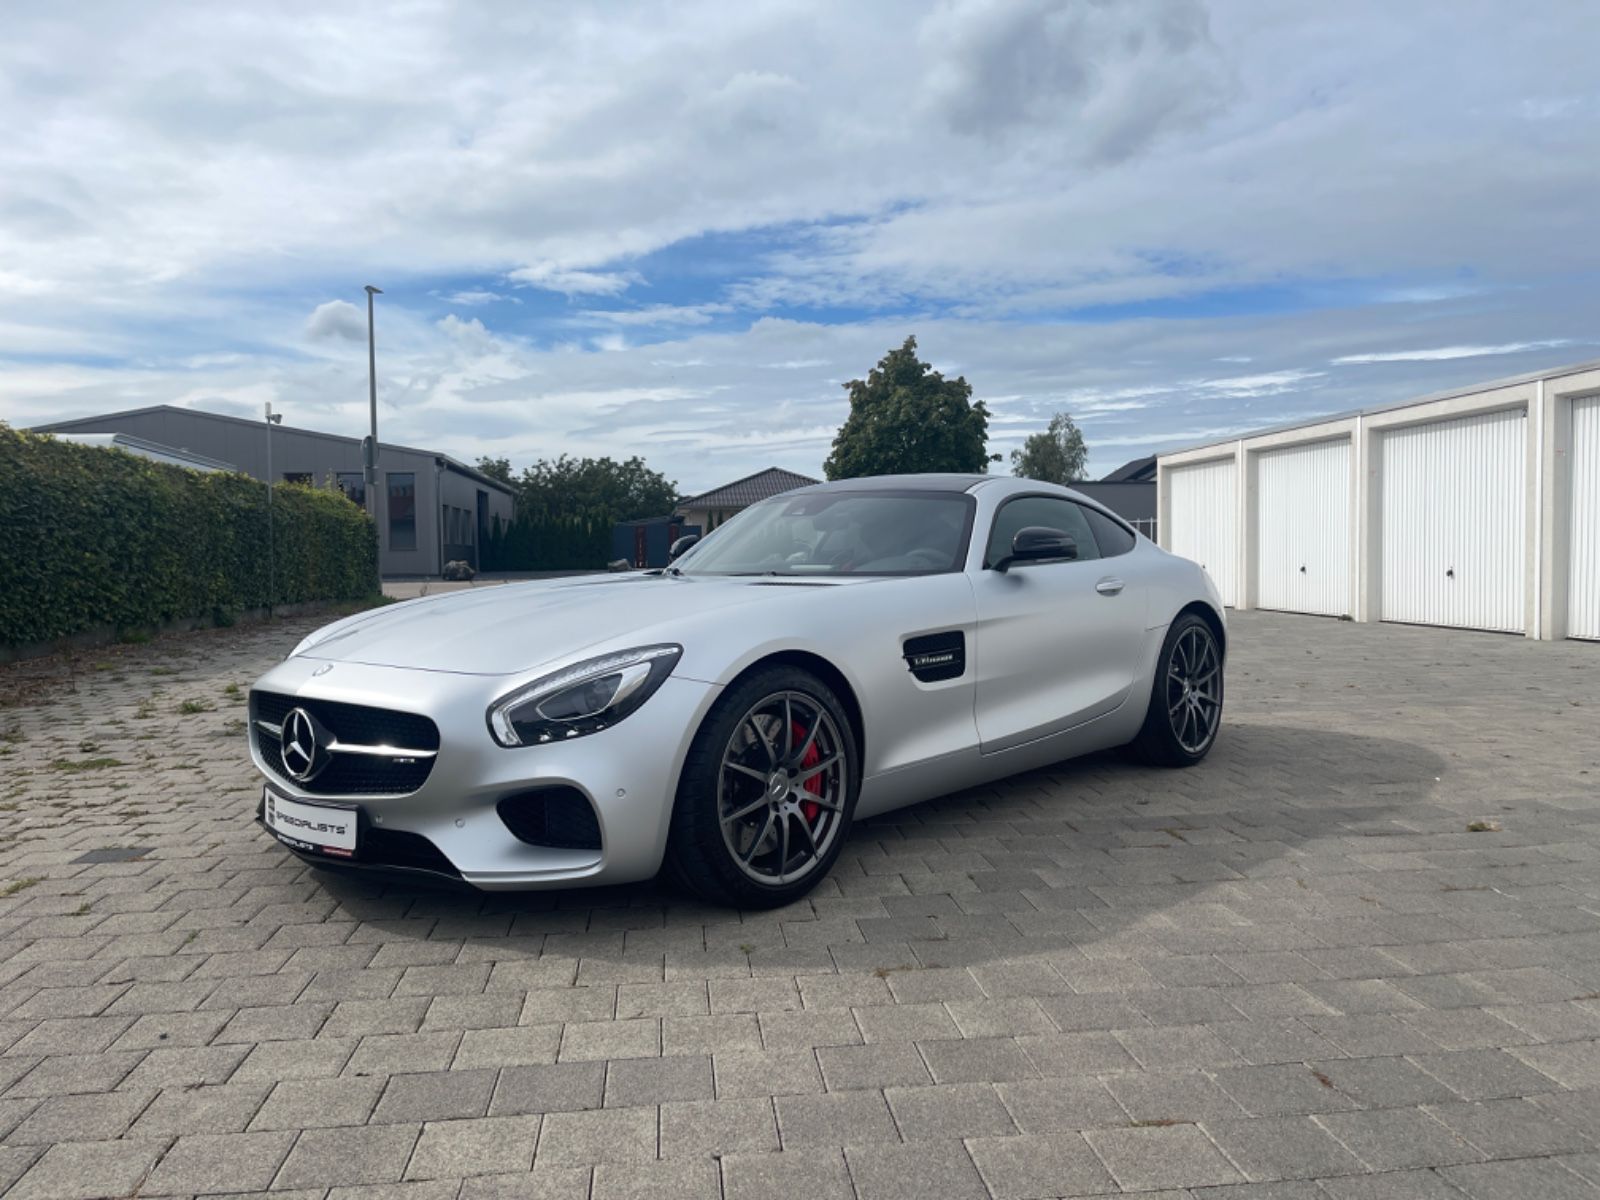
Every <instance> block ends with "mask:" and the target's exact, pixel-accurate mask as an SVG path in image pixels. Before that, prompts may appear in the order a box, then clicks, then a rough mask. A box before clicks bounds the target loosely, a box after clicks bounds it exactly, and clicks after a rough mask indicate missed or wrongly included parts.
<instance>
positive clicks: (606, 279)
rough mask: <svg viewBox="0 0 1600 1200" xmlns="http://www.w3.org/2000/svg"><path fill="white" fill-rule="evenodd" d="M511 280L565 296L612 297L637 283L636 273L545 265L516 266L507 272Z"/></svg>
mask: <svg viewBox="0 0 1600 1200" xmlns="http://www.w3.org/2000/svg"><path fill="white" fill-rule="evenodd" d="M506 278H508V279H510V280H512V281H513V282H514V283H521V284H526V285H527V286H528V287H534V288H539V289H540V290H542V291H546V292H560V293H561V294H562V295H566V296H616V295H619V294H621V293H622V292H625V291H627V290H628V288H629V287H630V286H632V285H633V284H634V283H636V282H638V276H637V275H634V274H632V273H630V272H622V271H574V270H570V269H563V268H561V267H555V266H550V265H548V264H546V265H541V266H537V267H518V268H517V269H516V270H514V271H511V272H509V273H508V274H507V276H506Z"/></svg>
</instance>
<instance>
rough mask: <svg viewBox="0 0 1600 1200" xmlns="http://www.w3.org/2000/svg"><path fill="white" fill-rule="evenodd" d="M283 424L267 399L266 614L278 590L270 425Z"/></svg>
mask: <svg viewBox="0 0 1600 1200" xmlns="http://www.w3.org/2000/svg"><path fill="white" fill-rule="evenodd" d="M281 424H283V414H282V413H274V412H273V411H272V401H271V400H268V401H267V615H268V616H269V617H270V616H271V615H272V598H273V596H274V595H275V594H276V593H277V590H278V586H277V584H278V580H277V569H276V564H275V563H274V562H273V544H272V543H273V533H272V427H273V426H274V425H281Z"/></svg>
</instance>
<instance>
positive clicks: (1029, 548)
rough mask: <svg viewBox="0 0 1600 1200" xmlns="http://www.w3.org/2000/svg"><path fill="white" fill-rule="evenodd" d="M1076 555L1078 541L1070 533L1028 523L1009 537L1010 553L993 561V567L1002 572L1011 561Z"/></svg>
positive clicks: (1039, 559)
mask: <svg viewBox="0 0 1600 1200" xmlns="http://www.w3.org/2000/svg"><path fill="white" fill-rule="evenodd" d="M1077 557H1078V543H1077V541H1076V540H1075V539H1074V538H1073V536H1072V535H1071V534H1070V533H1065V532H1063V531H1062V530H1060V529H1048V528H1046V527H1045V526H1043V525H1029V526H1027V527H1026V528H1024V529H1019V530H1017V533H1016V536H1015V537H1013V538H1012V539H1011V553H1010V554H1008V555H1006V556H1005V557H1004V558H1002V559H1001V560H1000V561H999V562H997V563H995V564H994V569H995V570H996V571H1002V572H1003V571H1005V570H1006V568H1008V567H1009V566H1011V564H1012V563H1019V562H1043V561H1045V560H1047V559H1062V558H1069V559H1070V558H1077Z"/></svg>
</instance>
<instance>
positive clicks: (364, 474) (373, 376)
mask: <svg viewBox="0 0 1600 1200" xmlns="http://www.w3.org/2000/svg"><path fill="white" fill-rule="evenodd" d="M366 291H367V399H368V401H369V404H370V412H371V416H372V429H371V432H370V435H369V437H368V439H367V446H366V454H365V455H364V457H363V461H362V464H361V478H362V480H363V481H364V482H365V485H366V490H367V494H368V495H369V496H371V497H372V519H373V521H374V522H376V521H377V519H378V341H377V337H376V334H375V332H374V328H373V321H372V298H373V297H374V296H381V295H383V289H382V288H376V287H373V286H372V285H371V284H370V283H369V284H367V288H366Z"/></svg>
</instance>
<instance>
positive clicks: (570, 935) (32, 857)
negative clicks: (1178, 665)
mask: <svg viewBox="0 0 1600 1200" xmlns="http://www.w3.org/2000/svg"><path fill="white" fill-rule="evenodd" d="M309 624H310V623H309V622H304V621H302V622H294V623H285V624H282V625H279V626H277V627H274V628H271V629H255V630H235V631H221V632H216V633H210V634H199V635H192V636H190V637H187V638H181V639H173V640H169V641H164V642H161V643H158V644H155V645H151V646H146V647H137V648H131V649H126V648H125V649H124V650H122V651H121V652H119V653H117V654H115V655H109V654H108V658H107V661H106V662H104V663H103V664H101V667H102V669H99V670H96V669H94V664H93V663H92V661H87V660H86V661H85V662H83V663H82V664H81V666H82V669H81V670H80V671H79V673H78V674H77V676H76V677H75V679H74V680H73V681H72V683H71V685H70V690H68V686H69V685H68V683H67V682H66V681H65V680H62V681H58V682H56V683H53V684H51V685H50V686H49V687H48V688H47V689H45V691H44V692H42V693H41V692H35V694H34V695H33V696H32V697H31V698H29V699H26V700H25V702H23V703H21V704H13V705H12V706H11V707H9V708H5V709H0V756H3V757H0V810H3V811H0V890H4V891H5V893H6V894H5V897H4V898H3V899H0V1050H3V1053H0V1139H3V1140H0V1191H6V1189H7V1188H9V1189H10V1190H9V1191H8V1192H6V1194H7V1195H8V1196H10V1197H13V1198H14V1200H42V1198H45V1197H68V1196H74V1197H92V1196H122V1195H128V1194H138V1195H140V1196H158V1195H159V1196H165V1195H189V1194H201V1193H218V1192H251V1191H257V1190H260V1191H266V1190H268V1189H271V1190H272V1192H273V1194H274V1195H277V1196H283V1195H286V1194H293V1195H295V1196H308V1197H310V1196H315V1197H321V1196H323V1195H325V1194H328V1193H329V1192H330V1189H331V1195H332V1196H335V1197H355V1196H368V1197H375V1196H380V1195H396V1196H401V1195H403V1196H408V1197H415V1198H417V1200H430V1198H433V1197H454V1196H458V1195H459V1196H461V1197H464V1198H477V1197H494V1196H505V1197H512V1196H517V1197H522V1196H539V1197H563V1198H564V1197H593V1198H594V1200H610V1198H612V1197H627V1196H637V1197H645V1196H648V1197H670V1196H705V1197H718V1196H722V1197H727V1198H728V1200H740V1198H744V1197H757V1196H767V1195H774V1196H784V1197H786V1198H788V1200H796V1198H801V1200H811V1198H818V1200H825V1198H829V1197H835V1196H838V1197H847V1196H851V1195H855V1196H860V1197H863V1198H865V1200H878V1198H880V1197H885V1198H886V1197H952V1198H961V1197H969V1196H970V1197H984V1196H994V1197H998V1198H1002V1200H1010V1198H1013V1197H1016V1198H1021V1197H1046V1196H1050V1197H1060V1196H1086V1195H1097V1194H1102V1193H1110V1192H1118V1191H1123V1192H1140V1193H1145V1194H1146V1195H1150V1194H1159V1195H1161V1196H1163V1197H1180V1196H1193V1197H1206V1198H1208V1200H1213V1198H1215V1200H1221V1198H1224V1197H1228V1198H1233V1200H1246V1198H1250V1200H1266V1198H1268V1197H1280V1198H1281V1197H1289V1198H1302V1197H1304V1198H1311V1197H1335V1198H1339V1200H1357V1198H1368V1200H1378V1198H1388V1200H1394V1198H1397V1197H1409V1196H1417V1197H1459V1196H1460V1195H1461V1194H1465V1195H1467V1196H1470V1197H1478V1198H1482V1200H1487V1198H1489V1197H1515V1198H1524V1197H1527V1198H1538V1200H1544V1198H1552V1200H1559V1198H1561V1197H1568V1196H1580V1195H1582V1196H1589V1195H1594V1194H1595V1193H1596V1191H1597V1190H1600V794H1597V784H1600V647H1597V646H1592V645H1579V644H1572V643H1568V644H1555V645H1550V644H1538V643H1529V642H1526V641H1523V640H1521V639H1514V638H1502V637H1495V636H1491V635H1479V634H1464V633H1449V632H1444V631H1440V630H1428V629H1408V628H1400V627H1393V626H1358V625H1349V624H1340V623H1337V622H1330V621H1321V620H1315V619H1312V618H1298V617H1285V616H1269V615H1261V614H1241V615H1239V616H1238V617H1236V618H1235V620H1234V623H1233V636H1234V647H1233V653H1232V659H1231V663H1230V670H1229V678H1228V687H1229V697H1228V700H1229V709H1228V714H1229V715H1228V723H1227V725H1226V728H1225V731H1224V733H1223V736H1222V740H1221V741H1220V742H1219V744H1218V746H1217V748H1216V752H1215V753H1214V754H1213V755H1212V757H1211V759H1210V760H1209V761H1208V762H1207V763H1206V764H1205V765H1204V766H1203V767H1201V768H1199V769H1197V770H1193V771H1188V772H1158V771H1150V770H1144V769H1139V768H1135V767H1132V766H1128V765H1125V764H1123V763H1122V762H1120V761H1118V760H1116V759H1113V758H1109V757H1108V758H1104V759H1098V760H1095V761H1090V762H1085V763H1079V764H1068V765H1064V766H1061V767H1059V768H1057V769H1054V770H1050V771H1041V772H1036V773H1034V774H1031V775H1028V776H1026V777H1023V778H1019V779H1016V780H1013V781H1010V782H1008V783H1005V784H1003V785H1001V786H998V787H991V788H985V789H981V790H978V791H974V792H970V793H965V794H962V795H960V796H955V797H950V798H947V799H945V800H942V801H939V802H936V803H932V804H926V805H922V806H921V807H918V808H914V809H911V810H909V811H906V812H903V813H899V814H896V815H895V816H893V817H891V818H889V819H884V820H877V821H873V822H870V823H868V824H866V825H864V826H861V827H858V829H857V831H856V834H855V837H854V839H853V840H852V842H851V844H850V846H849V847H848V848H847V851H846V854H845V856H844V858H843V860H842V861H841V863H840V865H839V867H838V868H837V869H836V871H835V872H834V874H833V876H832V878H830V879H828V880H827V881H825V883H824V885H823V886H822V887H820V888H819V889H818V890H817V892H816V894H815V896H814V898H813V899H812V900H810V901H809V902H807V903H803V904H800V905H797V906H795V907H794V908H792V909H789V910H787V911H782V912H771V913H749V914H745V915H743V916H742V917H741V915H740V914H737V913H730V912H723V911H717V910H712V909H707V908H704V907H701V906H698V905H696V904H693V903H690V902H688V901H686V900H685V899H684V898H683V897H681V896H679V895H675V894H673V893H670V892H667V891H664V890H660V889H657V888H655V887H649V886H647V887H640V888H636V889H628V890H612V891H606V892H569V893H544V894H534V895H528V896H520V897H503V896H502V897H482V896H475V895H465V896H462V895H456V894H451V893H439V892H424V891H415V890H408V889H397V888H384V887H380V886H375V885H363V884H360V883H349V882H342V881H338V880H332V879H325V878H322V877H319V876H318V875H315V874H313V873H310V872H308V871H307V870H306V869H305V868H303V867H301V866H300V865H299V864H297V863H296V862H294V861H292V860H291V859H289V858H288V857H287V856H286V855H284V854H283V853H281V852H280V851H279V850H278V849H277V848H276V847H275V846H274V845H273V844H272V843H270V842H269V841H268V839H267V838H266V837H265V836H264V835H263V834H262V833H260V832H259V831H257V830H256V828H255V827H254V826H253V825H252V823H251V821H250V816H249V814H250V810H251V807H252V805H253V802H254V799H255V795H256V783H255V780H254V778H253V776H252V773H251V770H250V768H249V767H248V765H247V762H246V759H245V756H244V753H243V750H242V736H243V735H242V728H243V725H242V720H241V718H242V715H243V712H244V708H243V704H242V699H243V697H242V695H241V694H239V693H241V692H242V690H243V689H244V688H245V687H247V686H248V684H249V682H250V680H251V679H252V678H253V677H254V675H255V674H256V673H257V672H258V671H260V670H261V669H263V668H264V667H266V666H267V665H268V664H269V663H270V662H272V661H273V660H274V659H275V658H277V657H278V656H280V655H281V654H282V653H283V651H284V650H285V649H286V648H287V647H288V646H289V645H292V644H293V642H294V641H295V640H296V639H297V638H298V637H299V636H300V635H301V633H302V632H304V630H305V629H306V628H308V627H309ZM91 659H92V655H91ZM32 670H35V671H37V668H32ZM27 678H28V676H27V675H26V673H25V672H24V673H21V674H19V673H18V672H17V671H12V672H10V673H8V674H0V688H4V687H6V686H7V684H8V680H9V685H10V686H11V687H12V689H13V691H15V688H16V686H17V684H18V681H19V679H20V680H26V679H27ZM182 710H188V711H182ZM1476 821H1486V822H1490V823H1492V824H1493V825H1494V826H1496V828H1494V829H1491V830H1489V831H1485V832H1469V831H1468V826H1469V823H1471V822H1476ZM129 847H133V848H146V849H147V850H148V853H147V854H146V855H145V856H143V857H141V858H138V859H135V860H134V861H124V862H116V861H111V862H93V861H85V860H84V859H83V857H82V856H84V855H85V854H91V853H92V852H94V851H111V850H116V849H118V848H129ZM95 857H114V855H100V856H95ZM7 884H9V887H6V886H5V885H7Z"/></svg>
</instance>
